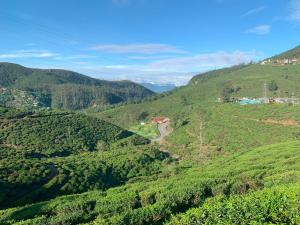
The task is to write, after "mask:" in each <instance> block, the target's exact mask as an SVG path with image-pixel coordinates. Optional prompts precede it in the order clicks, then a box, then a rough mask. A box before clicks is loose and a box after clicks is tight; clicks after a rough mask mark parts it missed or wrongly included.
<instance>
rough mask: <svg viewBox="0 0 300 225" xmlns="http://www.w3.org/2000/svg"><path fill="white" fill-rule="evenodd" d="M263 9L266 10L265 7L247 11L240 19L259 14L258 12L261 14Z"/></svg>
mask: <svg viewBox="0 0 300 225" xmlns="http://www.w3.org/2000/svg"><path fill="white" fill-rule="evenodd" d="M265 9H266V7H265V6H261V7H257V8H254V9H250V10H249V11H247V12H246V13H244V14H243V15H242V17H247V16H251V15H253V14H257V13H260V12H262V11H263V10H265Z"/></svg>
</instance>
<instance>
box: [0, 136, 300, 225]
mask: <svg viewBox="0 0 300 225" xmlns="http://www.w3.org/2000/svg"><path fill="white" fill-rule="evenodd" d="M299 153H300V151H299V141H298V142H288V143H282V144H277V145H271V146H267V147H261V148H257V149H252V150H250V151H247V152H245V153H242V154H233V155H232V156H230V157H228V156H227V157H219V159H217V160H215V161H213V162H211V163H210V164H208V165H205V166H198V167H195V168H191V169H183V168H182V169H181V172H180V171H178V170H177V171H178V172H177V173H178V174H177V175H176V176H171V177H166V176H165V177H164V178H159V179H158V180H157V181H149V182H140V183H135V184H129V185H125V186H123V187H118V188H113V189H110V190H108V191H107V192H97V191H92V192H87V193H84V194H81V195H71V196H67V197H60V198H57V199H54V200H51V201H49V202H43V203H38V204H34V205H29V206H25V207H18V208H13V209H8V210H4V211H0V215H1V216H0V218H1V219H0V221H1V222H2V223H6V224H14V223H17V222H19V221H22V223H20V224H41V223H45V224H72V223H76V224H106V225H107V224H110V225H112V224H118V225H121V224H124V225H131V224H132V225H134V224H165V223H166V224H190V225H192V224H214V223H212V222H213V221H215V222H216V224H218V223H221V224H248V223H250V222H251V223H252V224H255V223H256V224H262V223H264V224H299V222H300V217H299V213H298V212H299V202H300V196H299V181H300V180H299V175H300V174H299V171H300V167H299V165H300V161H299V160H300V155H299ZM178 169H179V168H178ZM261 189H263V190H262V191H260V190H261ZM168 221H171V222H169V223H168ZM195 221H198V222H195Z"/></svg>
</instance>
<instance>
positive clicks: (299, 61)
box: [260, 58, 300, 66]
mask: <svg viewBox="0 0 300 225" xmlns="http://www.w3.org/2000/svg"><path fill="white" fill-rule="evenodd" d="M260 64H261V65H279V66H286V65H298V64H300V59H299V58H292V59H288V58H286V59H275V60H272V59H267V60H264V61H262V62H261V63H260Z"/></svg>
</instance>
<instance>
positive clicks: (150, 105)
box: [0, 64, 300, 225]
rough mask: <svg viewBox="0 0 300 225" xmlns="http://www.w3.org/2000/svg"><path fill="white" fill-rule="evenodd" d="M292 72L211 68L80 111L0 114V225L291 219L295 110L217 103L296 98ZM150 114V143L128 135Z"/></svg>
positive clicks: (297, 132)
mask: <svg viewBox="0 0 300 225" xmlns="http://www.w3.org/2000/svg"><path fill="white" fill-rule="evenodd" d="M299 73H300V66H299V65H284V66H279V65H261V64H249V65H240V66H234V67H231V68H225V69H220V70H214V71H210V72H208V73H204V74H200V75H198V76H195V77H194V78H193V79H192V80H191V81H190V83H189V84H188V85H186V86H184V87H180V88H176V89H174V90H172V91H170V92H166V93H163V94H160V95H156V96H155V97H153V98H151V99H147V100H144V101H141V102H139V103H135V104H124V105H121V106H116V107H114V108H110V109H108V110H105V111H102V112H100V113H99V112H96V111H85V113H86V114H89V116H86V115H82V114H75V113H72V114H70V113H68V112H62V111H42V112H39V113H41V114H38V115H43V117H45V119H42V118H40V116H38V115H36V113H31V114H28V112H25V113H24V111H20V110H13V109H10V110H8V111H7V109H4V111H3V112H2V113H0V115H3V116H2V123H1V124H3V125H2V127H1V128H0V134H1V139H0V140H1V141H2V150H1V151H0V152H1V153H2V154H3V155H2V159H3V160H2V161H1V162H0V165H4V166H3V167H0V171H1V173H0V174H1V175H2V174H3V175H2V177H0V185H2V186H0V190H2V192H1V193H2V195H1V196H0V199H2V206H1V207H2V208H3V210H1V211H0V223H3V224H105V225H123V224H124V225H131V224H132V225H136V224H141V225H148V224H155V225H163V224H165V225H166V224H168V225H169V224H178V225H179V224H185V225H193V224H295V225H296V224H299V223H300V217H299V210H300V209H299V205H300V204H299V203H300V196H299V188H300V186H299V184H300V183H299V182H300V179H299V177H300V176H299V175H300V174H299V171H300V155H299V153H300V151H299V147H298V146H299V142H300V120H299V118H300V105H299V104H287V103H282V104H276V103H272V104H257V105H240V104H238V103H237V102H231V101H221V102H220V101H218V99H219V98H223V99H224V95H225V94H226V95H227V96H226V97H228V99H232V98H242V97H249V98H258V97H261V96H263V95H264V94H265V93H264V92H265V91H266V92H267V93H266V94H267V96H268V97H270V98H273V97H291V96H296V97H300V96H299V95H300V92H299V85H298V84H299V82H300V78H299V76H298V74H299ZM265 83H266V84H267V90H266V89H265V88H264V87H265V85H264V84H265ZM274 83H276V86H277V88H276V90H275V89H274V88H270V87H272V85H270V84H274ZM273 87H274V86H273ZM5 110H6V111H5ZM48 115H50V116H49V118H47V116H48ZM90 116H92V117H90ZM35 117H37V118H35ZM153 117H168V118H170V123H171V124H170V126H171V128H172V129H170V130H172V133H171V134H170V135H169V136H168V137H167V138H165V139H164V140H162V141H161V142H160V143H158V144H157V143H151V144H149V145H148V144H147V143H148V140H146V139H144V138H142V137H140V136H138V135H134V134H133V133H131V132H128V131H127V128H132V127H136V126H137V125H139V126H143V125H142V124H151V121H152V119H153ZM142 122H143V123H142ZM51 124H54V125H51ZM60 124H62V125H60ZM100 124H101V125H100ZM112 124H117V125H112ZM151 125H153V124H151ZM154 126H155V125H154ZM47 127H49V128H47ZM43 130H45V131H43ZM98 131H99V133H98ZM48 133H49V134H48ZM120 134H122V135H121V137H120ZM46 135H47V138H44V136H46ZM172 155H176V157H174V158H176V159H173V158H172ZM177 156H178V157H177ZM23 166H24V167H23ZM54 167H55V169H53V168H54ZM14 171H17V173H14ZM19 174H21V175H19ZM35 174H38V175H37V176H35ZM27 175H28V176H27ZM54 175H55V176H54ZM53 176H54V177H53ZM18 193H20V194H21V196H20V195H18ZM46 200H47V201H46ZM5 203H8V206H7V205H5ZM26 204H27V205H26ZM7 207H8V208H7Z"/></svg>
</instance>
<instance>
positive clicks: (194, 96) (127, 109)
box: [93, 64, 300, 158]
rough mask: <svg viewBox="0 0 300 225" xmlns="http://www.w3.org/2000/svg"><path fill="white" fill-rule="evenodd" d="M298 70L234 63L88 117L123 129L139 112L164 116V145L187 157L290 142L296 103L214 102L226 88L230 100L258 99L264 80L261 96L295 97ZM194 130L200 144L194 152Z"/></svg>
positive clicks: (294, 134) (299, 92) (294, 128)
mask: <svg viewBox="0 0 300 225" xmlns="http://www.w3.org/2000/svg"><path fill="white" fill-rule="evenodd" d="M299 74H300V65H286V66H273V65H260V64H250V65H242V66H234V67H231V68H226V69H220V70H215V71H211V72H208V73H204V74H200V75H198V76H195V77H194V78H193V79H192V80H191V81H190V82H189V84H188V85H187V86H184V87H180V88H178V89H176V90H173V91H171V92H169V93H165V94H163V95H161V96H160V97H158V98H157V99H155V100H154V99H153V100H150V101H144V102H142V103H140V104H127V105H124V106H121V107H117V108H114V109H109V110H106V111H104V112H101V113H100V114H93V116H100V117H102V118H105V119H106V120H108V121H111V122H113V123H115V124H118V125H119V126H121V127H124V128H129V127H131V126H134V125H136V124H138V123H140V121H141V119H140V118H141V115H147V118H146V120H151V118H152V117H155V116H165V117H169V118H170V119H171V122H172V127H173V130H174V131H173V133H172V134H171V135H170V136H169V137H168V138H167V144H168V147H167V148H168V149H169V150H171V151H173V152H174V153H176V154H179V155H181V156H184V157H192V158H203V157H204V156H203V154H205V155H207V154H208V155H210V154H211V153H213V152H215V151H216V149H223V150H224V151H237V150H243V149H247V148H249V147H258V146H263V145H265V144H271V143H277V142H279V141H281V140H293V139H295V138H298V136H297V133H298V132H299V128H298V125H297V124H298V123H299V121H298V119H297V118H298V116H300V114H299V105H295V106H294V107H293V106H289V105H288V104H275V105H272V104H271V105H268V104H262V105H253V106H241V105H239V104H237V103H221V102H218V98H222V95H223V93H224V91H228V90H229V91H228V92H227V93H229V96H230V97H233V98H243V97H248V98H260V97H263V96H264V92H265V89H264V84H265V83H266V84H267V89H266V94H267V96H268V97H270V98H272V97H290V98H291V97H292V96H294V97H295V98H300V90H299V85H298V84H299V83H300V77H299ZM272 81H274V82H276V84H277V86H278V89H277V90H276V91H274V90H270V89H269V84H270V83H272ZM268 120H270V121H281V120H283V121H289V120H292V121H294V123H295V124H296V125H295V126H285V125H280V124H276V123H266V122H265V121H268ZM200 124H202V130H201V131H200V130H199V127H200ZM283 124H284V123H283ZM200 133H201V136H202V141H201V145H203V146H204V147H202V152H203V153H201V154H200V155H199V145H200V143H199V142H200V141H199V139H200V138H199V135H200ZM275 133H276V134H275ZM208 149H209V150H208ZM205 152H206V153H205ZM204 158H205V157H204Z"/></svg>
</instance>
